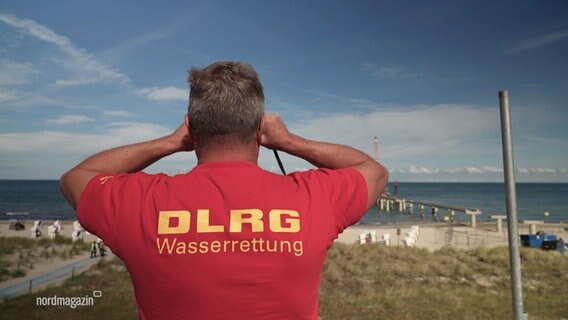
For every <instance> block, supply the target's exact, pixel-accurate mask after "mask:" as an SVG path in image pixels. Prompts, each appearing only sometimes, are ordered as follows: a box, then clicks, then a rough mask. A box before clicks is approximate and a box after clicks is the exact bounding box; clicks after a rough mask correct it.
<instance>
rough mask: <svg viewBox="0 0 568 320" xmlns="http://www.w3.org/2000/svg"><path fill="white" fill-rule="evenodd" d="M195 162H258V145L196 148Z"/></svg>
mask: <svg viewBox="0 0 568 320" xmlns="http://www.w3.org/2000/svg"><path fill="white" fill-rule="evenodd" d="M195 151H196V155H197V162H198V163H199V164H203V163H208V162H234V161H237V162H250V163H253V164H258V147H254V146H249V147H239V148H235V147H228V148H227V147H223V146H219V147H216V148H207V149H206V150H199V149H196V150H195Z"/></svg>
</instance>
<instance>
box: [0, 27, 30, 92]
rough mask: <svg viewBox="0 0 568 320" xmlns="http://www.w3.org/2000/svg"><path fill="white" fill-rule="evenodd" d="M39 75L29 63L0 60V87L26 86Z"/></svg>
mask: <svg viewBox="0 0 568 320" xmlns="http://www.w3.org/2000/svg"><path fill="white" fill-rule="evenodd" d="M0 19H1V16H0ZM39 73H40V72H39V71H38V70H37V69H36V68H35V67H34V66H33V65H32V64H31V63H19V62H14V61H11V60H7V59H2V60H0V86H8V85H21V84H27V83H30V82H31V81H32V80H31V79H30V78H31V77H32V76H35V75H37V74H39Z"/></svg>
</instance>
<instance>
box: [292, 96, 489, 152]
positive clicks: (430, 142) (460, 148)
mask: <svg viewBox="0 0 568 320" xmlns="http://www.w3.org/2000/svg"><path fill="white" fill-rule="evenodd" d="M290 130H291V131H292V132H294V133H297V134H299V135H301V136H303V137H307V138H311V139H316V140H321V141H330V142H336V143H342V144H347V145H350V146H353V147H356V148H358V149H360V150H363V151H365V152H367V153H369V154H372V153H373V151H372V150H373V144H372V143H373V142H372V141H373V137H374V136H377V137H379V156H380V159H381V161H382V160H385V161H399V160H406V159H412V158H417V157H418V158H423V157H427V156H433V155H435V156H436V157H447V156H453V155H460V156H464V157H465V156H468V155H478V154H479V152H487V148H486V147H487V146H486V145H479V144H480V143H492V142H491V141H493V140H494V141H495V142H496V143H498V141H499V135H498V134H499V113H498V110H497V108H494V109H490V108H480V107H476V106H472V105H460V104H441V105H419V106H413V107H399V108H383V109H380V110H376V111H373V112H370V113H367V114H320V115H317V116H313V117H310V118H308V119H305V120H301V121H300V122H298V123H297V124H292V125H290ZM488 136H489V138H487V137H488ZM479 141H482V142H479ZM486 141H489V142H486ZM491 146H492V145H491ZM497 146H498V145H497ZM498 150H499V149H497V150H495V151H498Z"/></svg>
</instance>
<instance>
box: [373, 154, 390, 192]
mask: <svg viewBox="0 0 568 320" xmlns="http://www.w3.org/2000/svg"><path fill="white" fill-rule="evenodd" d="M376 166H377V168H376V174H377V178H376V180H375V181H376V182H377V193H378V194H379V195H381V194H383V192H384V191H385V188H386V187H387V183H388V181H389V171H388V169H387V168H386V167H385V166H383V165H382V164H380V163H378V162H376Z"/></svg>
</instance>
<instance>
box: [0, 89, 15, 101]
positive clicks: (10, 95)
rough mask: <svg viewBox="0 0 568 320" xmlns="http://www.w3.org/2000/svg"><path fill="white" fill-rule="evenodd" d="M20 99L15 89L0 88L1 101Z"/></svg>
mask: <svg viewBox="0 0 568 320" xmlns="http://www.w3.org/2000/svg"><path fill="white" fill-rule="evenodd" d="M17 99H18V95H17V94H16V91H14V90H1V89H0V102H8V101H15V100H17Z"/></svg>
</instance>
